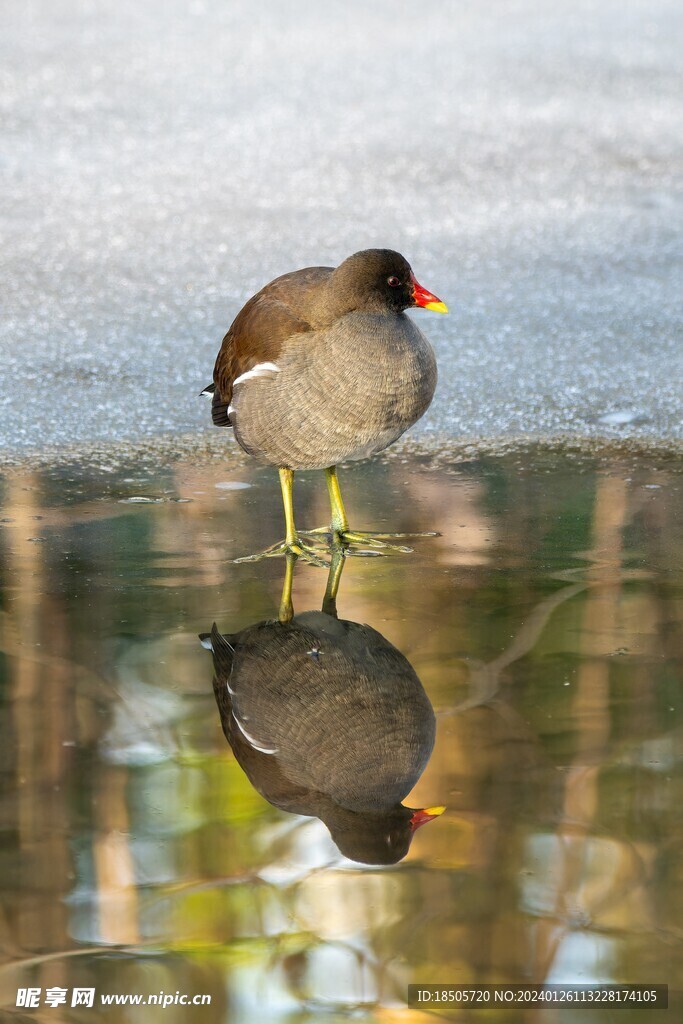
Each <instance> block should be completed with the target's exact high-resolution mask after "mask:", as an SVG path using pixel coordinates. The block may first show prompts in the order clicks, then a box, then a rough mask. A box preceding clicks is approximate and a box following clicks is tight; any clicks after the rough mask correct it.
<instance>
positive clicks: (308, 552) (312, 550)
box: [234, 536, 330, 569]
mask: <svg viewBox="0 0 683 1024" xmlns="http://www.w3.org/2000/svg"><path fill="white" fill-rule="evenodd" d="M325 551H326V549H325V548H323V547H322V545H314V544H306V543H305V542H304V541H303V540H301V538H300V537H298V536H297V537H295V538H294V539H293V540H283V541H282V542H281V543H280V544H273V545H271V547H269V548H266V549H265V551H258V552H256V554H253V555H243V556H242V557H241V558H235V559H234V561H235V562H236V563H242V562H260V561H262V560H263V559H264V558H281V557H286V556H287V555H294V556H295V557H296V558H300V559H301V560H302V561H303V562H308V564H309V565H317V566H319V567H320V568H321V569H329V567H330V563H329V562H327V561H325V559H324V558H323V554H324V553H325Z"/></svg>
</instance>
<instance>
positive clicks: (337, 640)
mask: <svg viewBox="0 0 683 1024" xmlns="http://www.w3.org/2000/svg"><path fill="white" fill-rule="evenodd" d="M343 564H344V555H343V554H342V553H341V552H337V554H336V557H335V558H334V559H333V562H332V566H331V569H330V577H329V581H328V587H327V591H326V594H325V599H324V601H323V607H322V610H321V611H307V612H302V613H300V614H299V615H296V616H292V614H291V612H292V608H291V589H290V588H291V573H292V568H293V559H292V558H291V556H290V558H289V559H288V567H287V575H286V578H285V586H284V594H283V600H282V602H281V607H280V617H279V619H277V620H275V621H265V622H258V623H256V624H255V625H252V626H248V627H247V628H245V629H242V630H241V631H240V632H239V633H235V634H228V635H226V636H222V635H221V634H220V633H219V631H218V628H217V626H216V624H215V623H214V625H213V628H212V630H211V632H210V633H203V634H201V636H200V639H201V640H202V643H203V644H204V645H205V646H206V647H207V648H209V649H210V650H211V651H212V654H213V664H214V673H215V674H214V681H213V688H214V694H215V697H216V703H217V705H218V710H219V712H220V716H221V723H222V726H223V732H224V733H225V736H226V738H227V740H228V742H229V743H230V746H231V747H232V750H233V752H234V754H235V757H236V759H237V761H238V762H239V764H240V765H241V767H242V768H243V770H244V772H245V774H246V775H247V777H248V778H249V780H250V782H251V783H252V785H253V786H254V787H255V789H257V790H258V792H259V793H261V795H262V796H264V797H265V798H266V800H268V801H269V803H271V804H273V806H275V807H279V808H280V809H281V810H284V811H290V812H292V813H294V814H303V815H310V816H315V817H318V818H320V819H321V820H322V821H323V822H324V823H325V825H326V826H327V828H328V829H329V831H330V834H331V836H332V838H333V840H334V842H335V844H336V845H337V847H338V849H339V850H340V852H341V853H342V854H343V855H344V856H345V857H348V858H349V859H350V860H353V861H357V862H359V863H363V864H395V863H397V862H398V861H400V860H401V859H402V858H403V857H405V855H406V854H407V852H408V849H409V848H410V843H411V841H412V837H413V835H414V833H415V830H416V829H417V828H419V827H420V826H421V825H423V824H425V823H426V822H427V821H431V820H432V819H433V818H435V817H438V815H440V814H441V813H442V812H443V811H444V810H445V808H444V807H442V806H437V807H427V808H417V809H415V808H409V807H404V806H403V804H402V803H401V801H402V800H403V799H404V798H405V797H406V796H407V795H408V793H409V792H410V791H411V789H412V788H413V787H414V786H415V784H416V782H417V780H418V779H419V778H420V776H421V775H422V773H423V771H424V769H425V767H426V765H427V762H428V761H429V758H430V755H431V753H432V749H433V747H434V736H435V731H436V723H435V718H434V711H433V709H432V705H431V704H430V701H429V698H428V697H427V694H426V693H425V691H424V689H423V687H422V683H421V682H420V680H419V679H418V677H417V675H416V673H415V670H414V669H413V667H412V665H411V664H410V662H409V661H408V660H407V659H406V658H405V657H404V656H403V655H402V654H401V652H400V651H398V650H397V649H396V648H395V647H394V646H393V644H391V643H389V641H388V640H386V639H385V637H383V636H382V635H381V633H378V632H377V631H376V630H375V629H372V628H371V627H370V626H368V625H361V624H360V623H358V622H349V621H347V620H344V619H340V618H339V617H338V616H337V611H336V593H337V588H338V584H339V577H340V575H341V569H342V566H343Z"/></svg>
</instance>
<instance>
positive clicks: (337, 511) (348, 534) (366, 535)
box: [325, 466, 436, 554]
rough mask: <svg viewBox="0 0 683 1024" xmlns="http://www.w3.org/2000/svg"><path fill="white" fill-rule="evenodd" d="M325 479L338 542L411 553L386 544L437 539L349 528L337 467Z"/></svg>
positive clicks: (402, 546) (401, 547)
mask: <svg viewBox="0 0 683 1024" xmlns="http://www.w3.org/2000/svg"><path fill="white" fill-rule="evenodd" d="M325 477H326V480H327V484H328V493H329V495H330V508H331V511H332V536H333V539H334V540H335V541H337V542H341V543H342V544H344V545H346V546H347V547H350V546H352V545H358V544H362V545H367V546H368V547H370V548H371V549H386V548H388V549H393V550H394V551H402V552H410V551H412V550H413V549H412V548H409V547H407V546H404V545H397V544H386V541H388V540H393V539H396V540H399V539H401V538H408V537H435V536H436V535H435V534H374V532H367V531H366V530H362V531H359V530H352V529H349V526H348V517H347V515H346V509H345V508H344V502H343V501H342V496H341V488H340V486H339V480H338V478H337V470H336V468H335V466H330V468H329V469H326V471H325ZM359 553H360V552H354V551H352V550H351V551H349V554H359ZM364 553H365V554H371V553H372V554H379V553H380V552H379V551H377V550H374V551H372V552H368V551H367V552H364Z"/></svg>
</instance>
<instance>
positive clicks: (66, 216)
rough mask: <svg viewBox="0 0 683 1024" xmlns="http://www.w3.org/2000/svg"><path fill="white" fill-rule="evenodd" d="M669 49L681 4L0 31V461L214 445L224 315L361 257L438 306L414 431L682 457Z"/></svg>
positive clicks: (302, 13) (458, 1) (312, 1)
mask: <svg viewBox="0 0 683 1024" xmlns="http://www.w3.org/2000/svg"><path fill="white" fill-rule="evenodd" d="M682 28H683V8H682V7H681V4H680V3H679V2H678V0H630V2H629V3H627V4H624V3H623V0H618V2H617V0H593V2H582V0H572V2H568V0H556V2H555V3H553V4H538V3H534V2H532V0H487V2H486V3H479V4H473V3H471V2H469V0H453V2H443V3H440V4H424V5H421V6H420V5H415V4H414V3H404V2H401V0H390V2H389V0H375V2H373V3H372V4H368V3H365V2H361V0H327V2H326V3H320V2H319V0H298V2H297V3H296V4H292V3H282V2H281V0H258V2H255V0H231V2H230V3H225V2H223V0H204V2H202V0H193V2H187V0H163V2H162V0H145V2H144V3H139V0H135V2H133V0H117V3H116V4H110V3H105V2H102V0H82V2H75V0H72V2H66V0H65V2H63V3H59V4H55V3H52V2H48V0H24V2H23V3H21V4H13V5H5V7H4V10H3V30H2V32H1V33H0V68H1V69H2V70H0V109H1V110H2V118H3V124H4V132H3V138H4V143H3V150H2V158H1V160H0V186H1V189H2V199H1V202H2V208H3V214H2V236H3V243H2V248H1V250H0V263H1V269H2V291H1V293H0V294H1V295H2V306H3V316H2V326H1V334H0V372H1V374H2V378H3V387H2V392H1V393H0V443H1V444H3V445H4V446H7V447H9V448H14V449H16V448H21V447H24V448H26V447H40V446H44V445H53V444H62V443H67V442H68V443H73V442H79V441H85V440H100V439H121V438H128V439H133V438H138V437H145V436H150V435H154V434H166V435H168V434H174V433H176V432H180V431H190V430H193V429H198V428H203V427H205V426H206V427H207V429H208V421H209V411H208V408H207V404H206V402H205V401H204V400H203V399H200V398H198V397H197V394H198V392H199V391H200V390H201V388H202V387H203V386H204V385H205V384H206V383H207V382H208V381H209V380H210V379H211V372H212V367H213V360H214V358H215V355H216V352H217V350H218V347H219V344H220V340H221V338H222V335H223V333H224V331H225V329H226V328H227V326H228V325H229V323H230V321H231V319H232V317H233V316H234V315H235V313H236V312H237V311H238V309H239V308H240V306H241V304H242V303H243V301H244V300H245V299H246V298H247V297H248V296H249V295H250V294H251V293H252V292H253V291H254V290H255V289H256V288H258V287H259V286H260V285H262V284H263V283H265V282H266V281H267V280H269V279H270V278H272V277H273V276H275V275H276V274H278V273H281V272H284V271H286V270H290V269H294V268H296V267H300V266H306V265H310V264H316V263H327V264H334V263H336V262H338V261H339V260H340V259H341V258H343V257H344V256H346V255H347V254H349V253H350V252H353V251H354V250H356V249H360V248H363V247H366V246H369V245H383V246H391V247H394V248H398V249H400V250H402V251H403V252H404V253H405V255H406V256H407V257H408V258H409V259H410V261H411V263H412V264H413V267H414V269H415V272H416V274H417V277H418V279H419V280H420V281H421V282H422V283H423V284H424V285H425V286H426V287H428V288H429V289H430V290H432V291H434V292H435V293H436V294H437V295H439V296H440V297H442V298H443V299H445V300H446V301H447V302H448V304H449V306H450V308H451V310H452V313H451V315H450V316H449V317H439V316H437V315H432V314H428V313H424V314H419V317H420V323H421V325H422V326H423V327H424V329H425V330H426V332H427V333H428V334H429V336H430V338H431V339H432V340H433V343H434V345H435V348H436V349H437V354H438V357H439V366H440V384H439V389H438V393H437V398H436V399H435V402H434V405H433V407H432V409H431V410H430V412H429V413H428V415H427V416H426V417H425V418H424V419H423V421H422V422H421V424H420V425H419V426H418V427H416V428H415V429H416V431H421V432H423V434H424V433H425V432H427V436H428V432H429V431H436V432H440V433H443V432H447V433H450V434H455V435H458V436H468V437H473V438H476V437H480V436H488V437H504V436H507V435H510V434H520V433H522V434H523V433H530V434H541V435H543V436H545V437H551V436H553V435H555V434H557V433H559V432H563V433H566V432H570V433H575V434H582V435H594V436H595V435H603V436H614V437H622V436H642V437H644V438H647V437H650V438H652V437H656V438H659V439H662V438H678V439H680V438H681V437H682V436H683V424H682V422H681V421H682V414H681V394H682V391H683V389H682V387H681V379H682V378H683V373H682V370H683V365H682V362H683V343H682V342H681V306H680V298H681V270H680V266H681V265H680V254H681V245H680V225H681V223H682V222H683V202H682V200H681V190H680V180H681V179H680V176H679V174H680V157H681V146H682V143H681V140H682V139H683V125H682V124H681V105H680V96H681V83H680V80H679V77H678V69H679V65H680V39H681V29H682ZM624 410H626V411H627V412H629V413H630V412H633V413H634V415H630V414H629V415H628V416H626V417H624V415H622V414H623V412H624Z"/></svg>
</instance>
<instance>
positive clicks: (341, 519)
mask: <svg viewBox="0 0 683 1024" xmlns="http://www.w3.org/2000/svg"><path fill="white" fill-rule="evenodd" d="M325 481H326V483H327V493H328V494H329V496H330V510H331V512H332V521H331V526H332V534H333V536H334V537H335V539H336V538H337V537H338V538H340V539H343V538H344V535H345V534H347V533H348V532H349V520H348V516H347V515H346V509H345V508H344V502H343V501H342V496H341V488H340V486H339V480H338V479H337V469H336V467H335V466H330V467H329V469H326V470H325Z"/></svg>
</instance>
